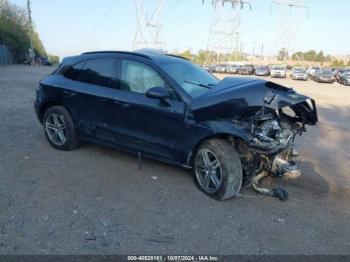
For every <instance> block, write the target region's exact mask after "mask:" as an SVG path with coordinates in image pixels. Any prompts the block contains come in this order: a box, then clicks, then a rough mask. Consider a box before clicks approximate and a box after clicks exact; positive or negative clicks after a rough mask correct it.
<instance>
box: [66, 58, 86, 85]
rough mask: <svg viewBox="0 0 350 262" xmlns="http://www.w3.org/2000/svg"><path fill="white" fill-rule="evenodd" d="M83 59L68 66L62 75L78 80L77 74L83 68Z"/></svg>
mask: <svg viewBox="0 0 350 262" xmlns="http://www.w3.org/2000/svg"><path fill="white" fill-rule="evenodd" d="M84 63H85V61H83V62H80V63H78V64H76V65H74V66H72V67H70V68H68V69H67V70H66V71H65V72H64V74H63V76H64V77H65V78H68V79H71V80H74V81H79V75H80V73H81V71H82V69H83V65H84Z"/></svg>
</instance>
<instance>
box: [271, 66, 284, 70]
mask: <svg viewBox="0 0 350 262" xmlns="http://www.w3.org/2000/svg"><path fill="white" fill-rule="evenodd" d="M273 70H284V67H280V66H276V67H274V68H273Z"/></svg>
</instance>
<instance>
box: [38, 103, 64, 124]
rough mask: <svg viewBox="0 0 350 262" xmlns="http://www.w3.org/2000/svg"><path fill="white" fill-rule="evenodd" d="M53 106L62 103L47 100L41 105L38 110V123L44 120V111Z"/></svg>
mask: <svg viewBox="0 0 350 262" xmlns="http://www.w3.org/2000/svg"><path fill="white" fill-rule="evenodd" d="M53 106H63V105H62V103H60V102H58V101H47V102H45V103H44V104H43V105H41V107H40V109H39V112H38V118H39V121H40V123H43V120H44V119H43V118H44V115H45V112H46V111H47V110H48V109H49V108H51V107H53Z"/></svg>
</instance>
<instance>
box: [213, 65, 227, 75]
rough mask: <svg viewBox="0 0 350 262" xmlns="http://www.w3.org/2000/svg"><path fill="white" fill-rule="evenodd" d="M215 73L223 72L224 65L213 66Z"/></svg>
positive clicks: (224, 69)
mask: <svg viewBox="0 0 350 262" xmlns="http://www.w3.org/2000/svg"><path fill="white" fill-rule="evenodd" d="M215 72H216V73H225V72H226V66H225V65H217V66H216V67H215Z"/></svg>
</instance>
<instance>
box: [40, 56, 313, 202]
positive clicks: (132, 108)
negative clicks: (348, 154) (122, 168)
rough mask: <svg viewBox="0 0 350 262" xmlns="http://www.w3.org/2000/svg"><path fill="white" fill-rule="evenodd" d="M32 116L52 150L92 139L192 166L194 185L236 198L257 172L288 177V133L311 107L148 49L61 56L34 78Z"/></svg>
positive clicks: (308, 119) (301, 124)
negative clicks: (53, 66) (47, 71)
mask: <svg viewBox="0 0 350 262" xmlns="http://www.w3.org/2000/svg"><path fill="white" fill-rule="evenodd" d="M35 111H36V114H37V116H38V119H39V121H40V123H42V125H43V127H44V131H45V136H46V138H47V140H48V142H49V143H50V144H51V145H52V146H53V147H54V148H56V149H59V150H70V149H73V148H75V147H76V146H78V145H79V142H80V141H90V142H93V143H99V144H102V145H106V146H112V147H115V148H118V149H121V150H125V151H127V152H130V153H133V154H138V155H140V156H143V157H149V158H154V159H157V160H160V161H164V162H167V163H170V164H174V165H178V166H182V167H184V168H187V169H192V170H193V174H194V179H195V181H196V184H197V185H198V187H199V189H200V190H202V191H203V192H205V193H206V194H207V195H209V196H210V197H213V198H215V199H218V200H224V199H227V198H230V197H234V196H237V194H238V193H239V191H240V189H241V187H242V186H248V185H250V184H252V181H254V178H255V177H256V175H257V174H258V173H259V172H260V171H262V170H264V171H265V172H266V173H268V174H271V175H277V174H278V175H284V174H285V175H287V174H288V172H290V170H291V168H295V166H294V164H295V163H294V162H293V161H292V157H293V156H294V155H293V152H292V151H293V150H292V148H293V147H294V138H295V136H296V134H299V133H301V132H303V131H305V125H315V124H316V122H317V113H316V107H315V102H314V101H313V100H312V99H310V98H309V97H306V96H304V95H301V94H298V93H296V92H295V91H294V90H292V89H289V88H285V87H283V86H280V85H277V84H275V83H272V82H268V81H264V80H258V79H252V78H249V79H246V78H225V79H224V80H222V81H220V80H218V79H217V78H216V77H215V76H213V75H211V74H210V73H208V72H207V71H205V70H203V69H202V68H201V67H199V66H197V65H195V64H193V63H191V62H190V61H187V60H186V59H184V58H181V57H176V56H172V55H165V54H158V53H152V52H117V51H105V52H90V53H84V54H81V55H78V56H74V57H68V58H65V59H64V60H63V61H62V63H61V65H60V66H59V67H58V69H57V70H55V72H53V73H52V74H51V75H49V76H47V77H45V78H44V79H43V80H42V81H40V84H39V87H38V89H37V94H36V101H35ZM276 163H277V164H276ZM293 170H294V169H293ZM258 171H259V172H258ZM294 171H295V170H294Z"/></svg>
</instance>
